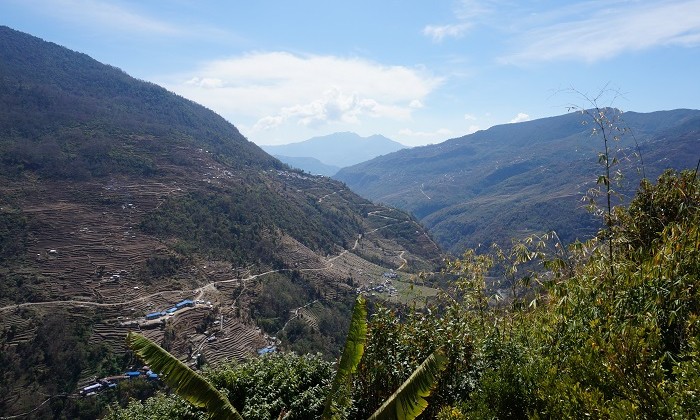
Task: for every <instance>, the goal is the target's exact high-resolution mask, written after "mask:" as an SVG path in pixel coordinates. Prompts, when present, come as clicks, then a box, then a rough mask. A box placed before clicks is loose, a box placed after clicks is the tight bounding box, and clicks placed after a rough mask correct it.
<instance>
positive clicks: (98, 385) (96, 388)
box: [80, 366, 158, 397]
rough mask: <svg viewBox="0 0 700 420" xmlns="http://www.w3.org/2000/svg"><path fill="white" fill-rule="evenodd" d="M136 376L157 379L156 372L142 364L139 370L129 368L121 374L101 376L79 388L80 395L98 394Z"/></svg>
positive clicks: (150, 379)
mask: <svg viewBox="0 0 700 420" xmlns="http://www.w3.org/2000/svg"><path fill="white" fill-rule="evenodd" d="M137 378H142V379H147V380H149V381H154V380H157V379H158V374H157V373H154V372H153V371H152V370H151V369H150V368H149V367H148V366H144V367H142V368H141V369H139V370H130V371H127V372H124V374H123V375H116V376H108V377H106V378H102V379H100V380H98V381H97V382H95V383H94V384H91V385H88V386H86V387H84V388H83V389H81V390H80V395H82V396H83V397H91V396H93V395H96V394H98V393H99V392H102V391H105V390H108V389H113V388H116V387H117V384H118V383H119V382H121V381H124V380H131V379H137Z"/></svg>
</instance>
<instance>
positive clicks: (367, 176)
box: [334, 110, 700, 253]
mask: <svg viewBox="0 0 700 420" xmlns="http://www.w3.org/2000/svg"><path fill="white" fill-rule="evenodd" d="M607 111H608V112H609V113H610V114H611V115H615V114H616V113H617V112H618V111H616V110H607ZM619 116H620V117H621V119H620V120H619V121H618V123H617V126H618V127H619V128H621V129H627V132H626V133H624V135H623V136H622V137H621V140H620V141H616V142H613V143H612V146H611V147H612V151H613V154H614V156H617V157H618V158H620V159H621V160H622V163H621V164H620V165H619V166H618V167H617V168H615V169H620V170H621V171H622V173H623V174H624V177H625V178H624V180H623V182H622V185H620V186H619V187H617V186H616V190H618V191H620V192H621V193H623V194H628V195H629V194H630V193H631V192H633V191H634V188H635V187H636V185H637V183H638V180H639V171H640V170H641V169H642V161H641V160H639V158H638V157H635V156H633V155H634V154H635V152H637V146H636V144H635V143H638V145H639V149H640V151H641V155H642V159H643V163H644V165H643V168H644V171H645V173H646V176H647V177H649V178H651V179H653V178H654V177H656V176H658V175H659V174H660V173H661V171H662V170H663V169H664V168H667V167H672V168H678V169H682V168H689V167H693V168H694V167H695V166H696V164H697V162H698V159H699V158H700V155H698V146H699V145H700V111H695V110H675V111H663V112H653V113H647V114H642V113H634V112H628V113H624V114H621V115H619ZM589 119H590V118H589V117H588V116H586V115H582V114H581V113H570V114H566V115H562V116H558V117H551V118H544V119H540V120H535V121H529V122H524V123H518V124H507V125H501V126H496V127H492V128H490V129H488V130H485V131H479V132H477V133H474V134H471V135H467V136H464V137H461V138H457V139H452V140H448V141H445V142H444V143H440V144H437V145H431V146H425V147H418V148H413V149H407V150H401V151H398V152H396V153H392V154H390V155H386V156H382V157H378V158H376V159H373V160H372V161H369V162H365V163H361V164H359V165H356V166H353V167H349V168H344V169H342V170H341V171H340V172H339V173H338V174H337V175H336V176H334V178H336V179H338V180H341V181H343V182H345V183H346V184H347V185H348V186H349V187H350V188H352V189H353V191H356V192H358V193H360V194H362V195H363V196H365V197H368V198H370V199H372V200H375V201H377V202H382V203H387V204H390V205H393V206H396V207H398V208H401V209H404V210H406V211H409V212H411V213H413V214H414V215H415V216H416V217H418V218H419V219H420V220H421V221H422V222H423V223H424V224H425V225H426V226H427V227H428V229H429V230H430V232H431V233H432V234H433V235H434V236H435V238H436V240H437V241H438V242H439V243H440V244H441V245H442V246H444V247H445V248H447V249H449V250H450V251H452V252H454V253H461V252H462V251H463V250H464V248H465V247H475V246H477V245H478V244H488V243H490V242H492V241H497V242H501V243H506V242H507V241H509V239H510V238H514V237H520V236H523V235H526V234H530V233H534V232H542V231H546V230H556V231H557V232H558V233H559V235H560V237H561V238H562V239H563V240H564V241H566V242H568V241H572V240H574V239H575V238H577V237H578V238H584V237H588V236H590V235H592V234H593V233H594V232H595V230H596V228H597V227H598V223H599V220H598V219H596V218H594V217H592V216H591V215H590V214H588V213H587V212H586V210H585V209H584V208H583V207H584V203H582V202H581V198H582V197H583V196H584V194H585V193H586V192H587V191H588V190H589V189H590V188H592V187H594V186H595V180H596V179H597V174H599V173H600V172H601V167H600V165H599V164H598V163H597V159H598V152H600V151H601V150H603V143H602V140H601V138H600V137H599V136H592V135H591V128H592V127H591V125H590V124H587V123H590V121H589Z"/></svg>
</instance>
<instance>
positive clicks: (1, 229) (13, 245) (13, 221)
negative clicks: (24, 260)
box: [0, 202, 27, 265]
mask: <svg viewBox="0 0 700 420" xmlns="http://www.w3.org/2000/svg"><path fill="white" fill-rule="evenodd" d="M0 203H2V202H0ZM26 243H27V219H26V216H24V215H23V214H22V212H20V211H17V210H10V209H5V208H4V206H3V207H0V264H2V265H5V264H7V263H8V261H9V260H10V259H11V258H16V257H19V256H22V255H23V254H24V252H25V248H26Z"/></svg>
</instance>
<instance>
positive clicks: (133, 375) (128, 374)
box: [124, 371, 141, 379]
mask: <svg viewBox="0 0 700 420" xmlns="http://www.w3.org/2000/svg"><path fill="white" fill-rule="evenodd" d="M124 376H126V377H127V378H129V379H133V378H138V377H139V376H141V372H139V371H131V372H126V373H124Z"/></svg>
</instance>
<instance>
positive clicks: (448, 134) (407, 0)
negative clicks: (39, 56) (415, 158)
mask: <svg viewBox="0 0 700 420" xmlns="http://www.w3.org/2000/svg"><path fill="white" fill-rule="evenodd" d="M0 25H6V26H9V27H11V28H13V29H17V30H20V31H23V32H27V33H29V34H32V35H34V36H37V37H40V38H42V39H45V40H47V41H51V42H54V43H56V44H59V45H63V46H65V47H68V48H70V49H72V50H75V51H80V52H83V53H86V54H88V55H90V56H91V57H93V58H95V59H96V60H98V61H100V62H102V63H105V64H110V65H112V66H115V67H119V68H121V69H122V70H124V71H125V72H127V73H129V74H130V75H132V76H134V77H136V78H139V79H142V80H147V81H150V82H154V83H156V84H159V85H161V86H163V87H165V88H166V89H168V90H170V91H173V92H175V93H177V94H179V95H181V96H184V97H186V98H189V99H192V100H194V101H196V102H198V103H200V104H202V105H204V106H206V107H208V108H210V109H212V110H214V111H215V112H217V113H218V114H220V115H222V116H223V117H224V118H226V119H227V120H228V121H230V122H231V123H233V124H234V125H235V126H236V127H237V128H238V129H239V130H240V131H241V133H243V135H245V136H246V137H247V138H248V139H249V140H251V141H253V142H255V143H257V144H259V145H273V144H287V143H293V142H298V141H303V140H306V139H309V138H312V137H316V136H322V135H326V134H330V133H333V132H339V131H352V132H355V133H358V134H360V135H361V136H370V135H373V134H381V135H384V136H386V137H388V138H390V139H392V140H395V141H398V142H400V143H403V144H405V145H407V146H418V145H425V144H435V143H440V142H442V141H444V140H447V139H450V138H455V137H461V136H463V135H466V134H469V133H473V132H475V131H477V130H483V129H486V128H488V127H491V126H493V125H498V124H507V123H516V122H520V121H527V120H531V119H537V118H543V117H548V116H554V115H561V114H564V113H566V112H567V111H568V109H569V107H571V106H577V107H586V106H588V105H589V100H592V99H595V98H599V102H600V103H599V105H602V106H608V105H612V106H616V107H617V108H620V109H622V110H623V111H636V112H651V111H657V110H666V109H676V108H693V109H698V108H700V79H699V78H700V0H678V1H618V0H607V1H599V0H582V1H551V0H533V1H515V0H512V1H511V0H454V1H440V0H432V1H429V0H423V1H419V0H404V1H394V0H371V1H366V0H353V1H342V0H341V1H328V0H297V1H288V0H286V1H285V0H279V1H271V0H257V1H247V2H238V1H223V0H222V1H207V0H139V1H128V0H113V1H106V0H0ZM601 93H602V95H600V94H601Z"/></svg>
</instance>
